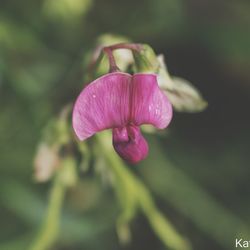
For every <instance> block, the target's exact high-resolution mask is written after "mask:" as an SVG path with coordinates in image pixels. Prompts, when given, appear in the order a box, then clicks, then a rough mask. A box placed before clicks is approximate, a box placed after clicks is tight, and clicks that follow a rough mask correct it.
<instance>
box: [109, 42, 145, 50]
mask: <svg viewBox="0 0 250 250" xmlns="http://www.w3.org/2000/svg"><path fill="white" fill-rule="evenodd" d="M108 48H109V49H111V50H117V49H128V50H132V51H135V52H140V51H141V50H142V49H143V45H142V44H140V43H118V44H114V45H111V46H108Z"/></svg>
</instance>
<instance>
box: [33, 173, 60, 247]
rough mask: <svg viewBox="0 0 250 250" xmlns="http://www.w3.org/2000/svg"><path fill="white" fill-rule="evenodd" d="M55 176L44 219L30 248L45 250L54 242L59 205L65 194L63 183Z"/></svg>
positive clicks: (58, 219) (57, 226) (57, 228)
mask: <svg viewBox="0 0 250 250" xmlns="http://www.w3.org/2000/svg"><path fill="white" fill-rule="evenodd" d="M58 177H59V176H57V177H56V178H55V180H54V183H53V186H52V189H51V192H50V197H49V206H48V210H47V215H46V220H45V222H44V224H43V226H42V228H41V231H40V233H39V234H38V237H37V239H36V240H35V242H34V243H33V244H32V246H31V247H30V250H47V249H49V248H50V247H51V246H52V245H53V243H54V242H55V240H56V238H57V235H58V232H59V222H60V215H61V207H62V204H63V200H64V195H65V185H64V184H63V182H62V181H60V179H59V178H58Z"/></svg>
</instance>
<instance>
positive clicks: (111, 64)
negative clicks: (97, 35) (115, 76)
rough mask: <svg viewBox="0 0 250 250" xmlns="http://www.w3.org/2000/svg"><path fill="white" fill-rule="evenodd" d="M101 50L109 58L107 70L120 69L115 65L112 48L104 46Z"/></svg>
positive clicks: (115, 70) (114, 70)
mask: <svg viewBox="0 0 250 250" xmlns="http://www.w3.org/2000/svg"><path fill="white" fill-rule="evenodd" d="M103 51H104V52H105V53H106V54H107V56H108V60H109V67H110V69H109V72H117V71H120V69H119V68H118V66H117V65H116V61H115V57H114V55H113V52H112V49H110V47H104V48H103Z"/></svg>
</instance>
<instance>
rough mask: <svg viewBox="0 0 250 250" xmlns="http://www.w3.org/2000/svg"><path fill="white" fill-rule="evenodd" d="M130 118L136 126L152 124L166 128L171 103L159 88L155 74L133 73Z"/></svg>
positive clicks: (170, 117) (170, 114)
mask: <svg viewBox="0 0 250 250" xmlns="http://www.w3.org/2000/svg"><path fill="white" fill-rule="evenodd" d="M130 113H131V116H130V120H131V121H132V122H133V123H134V124H135V125H137V126H139V125H141V124H152V125H154V126H155V127H157V128H161V129H162V128H166V127H167V126H168V124H169V123H170V121H171V119H172V113H173V112H172V105H171V103H170V102H169V100H168V98H167V96H166V95H165V94H164V93H163V92H162V91H161V90H160V88H159V86H158V83H157V76H156V75H155V74H142V73H140V74H135V75H134V76H133V80H132V96H131V107H130Z"/></svg>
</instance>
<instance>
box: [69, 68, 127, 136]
mask: <svg viewBox="0 0 250 250" xmlns="http://www.w3.org/2000/svg"><path fill="white" fill-rule="evenodd" d="M130 82H131V75H129V74H126V73H121V72H115V73H110V74H106V75H104V76H102V77H100V78H98V79H96V80H95V81H93V82H92V83H90V84H89V85H88V86H87V87H86V88H84V89H83V90H82V92H81V93H80V95H79V96H78V98H77V100H76V103H75V106H74V109H73V117H72V120H73V121H72V122H73V128H74V130H75V133H76V135H77V136H78V138H79V139H81V140H84V139H86V138H88V137H90V136H92V135H93V134H95V133H96V132H98V131H100V130H103V129H107V128H112V127H121V126H124V125H125V124H126V123H127V121H128V119H129V93H130Z"/></svg>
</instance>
